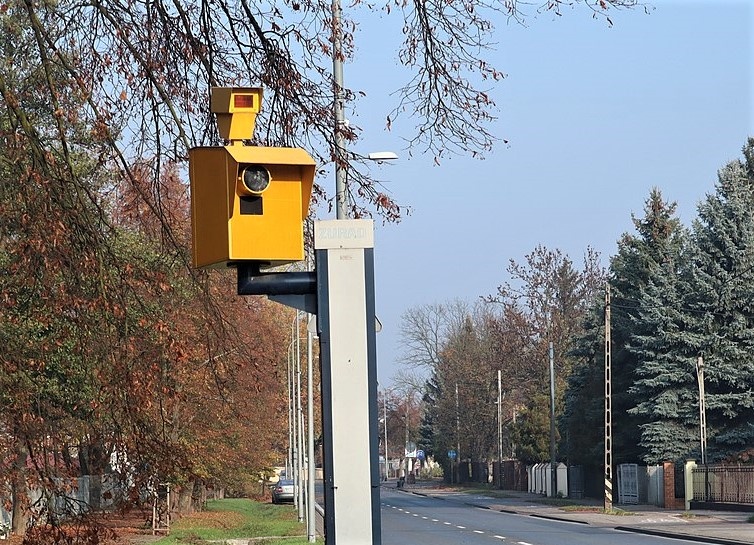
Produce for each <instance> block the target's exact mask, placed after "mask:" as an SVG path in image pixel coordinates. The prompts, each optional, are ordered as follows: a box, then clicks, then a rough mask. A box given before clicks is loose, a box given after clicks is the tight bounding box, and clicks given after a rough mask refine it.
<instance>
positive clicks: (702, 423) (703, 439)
mask: <svg viewBox="0 0 754 545" xmlns="http://www.w3.org/2000/svg"><path fill="white" fill-rule="evenodd" d="M696 379H697V382H698V383H699V450H700V454H701V460H702V465H703V466H704V501H709V471H708V470H707V400H706V399H705V395H704V358H702V356H699V359H697V360H696Z"/></svg>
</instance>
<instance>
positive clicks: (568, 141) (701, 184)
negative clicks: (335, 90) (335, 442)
mask: <svg viewBox="0 0 754 545" xmlns="http://www.w3.org/2000/svg"><path fill="white" fill-rule="evenodd" d="M344 9H346V10H348V9H349V8H348V7H347V6H345V4H344ZM350 9H358V8H353V7H352V8H350ZM351 16H352V17H353V18H354V19H356V21H357V22H358V23H359V26H358V29H357V31H356V35H355V44H356V53H355V56H354V58H353V59H351V60H349V62H347V63H346V64H345V67H344V75H345V85H346V87H349V88H351V89H353V90H358V91H363V92H364V93H365V95H366V96H365V97H363V98H361V99H359V100H358V101H357V102H356V104H355V105H354V106H353V108H352V109H351V110H350V111H349V112H348V113H347V116H348V118H349V120H350V121H351V122H352V123H354V124H356V125H358V126H359V127H360V128H361V129H362V131H363V132H362V138H361V140H360V141H359V142H358V144H357V147H358V149H355V150H354V151H357V152H358V153H361V154H366V153H368V152H373V151H394V152H396V153H397V154H398V155H399V159H398V160H397V161H394V162H392V163H391V164H382V165H378V166H375V167H374V168H373V173H374V174H375V176H376V177H377V178H378V179H380V180H384V181H385V184H384V186H385V188H386V189H388V190H389V191H390V193H391V195H392V196H393V197H394V198H395V199H396V201H397V202H398V203H399V204H401V205H404V206H408V207H410V208H411V213H410V214H409V215H407V216H405V217H404V219H403V220H402V221H401V222H400V223H397V224H383V223H382V222H381V221H380V220H379V219H377V221H376V222H375V229H376V231H375V278H376V296H377V302H376V308H377V315H378V317H379V319H380V321H381V322H382V325H383V329H382V331H381V332H380V333H379V334H378V336H377V357H378V379H379V382H380V387H381V388H384V387H389V386H390V384H391V383H392V379H393V377H394V376H395V374H396V372H398V371H399V370H401V369H403V370H408V369H407V368H406V367H405V365H403V364H399V363H398V361H399V360H400V357H401V355H402V348H401V345H400V326H401V316H402V314H403V313H404V312H405V311H406V310H408V309H409V308H414V307H418V306H421V305H425V304H433V303H443V302H447V301H450V300H453V299H462V300H466V301H469V302H473V301H474V300H475V299H478V298H479V297H481V296H485V295H489V294H493V293H495V292H496V289H497V286H499V285H501V284H503V283H505V282H506V281H507V280H509V278H508V276H507V274H506V267H507V265H508V263H509V261H510V260H511V259H513V260H516V261H519V262H521V261H523V260H524V257H525V255H526V254H528V253H530V252H531V251H532V250H533V249H534V248H536V247H537V246H539V245H542V246H545V247H547V248H549V249H559V250H561V251H562V252H563V253H565V254H567V255H568V256H570V257H571V258H572V259H573V260H574V262H575V263H576V264H577V265H578V264H579V263H581V260H582V257H583V255H584V252H585V250H586V249H587V248H588V247H592V248H594V249H595V250H597V251H598V252H599V253H600V254H601V256H602V262H603V265H607V264H608V261H609V258H610V256H611V255H613V254H614V253H615V251H616V242H617V240H618V239H619V237H620V236H621V234H622V233H624V232H627V231H631V230H632V229H633V226H632V223H631V215H632V214H637V215H639V216H641V215H642V211H643V205H644V202H645V200H646V198H647V197H648V195H649V192H650V189H651V188H652V187H658V188H660V189H661V190H662V192H663V195H664V196H665V198H666V199H670V200H673V201H676V202H677V204H678V212H679V216H680V218H681V220H682V221H683V222H684V224H686V225H690V223H691V221H692V220H693V218H694V217H695V214H696V206H697V204H698V202H699V201H700V200H701V199H703V198H704V196H705V194H707V193H711V192H713V191H714V184H715V181H716V179H717V171H718V169H720V168H721V167H722V166H723V165H725V164H726V163H727V162H729V161H731V160H734V159H737V158H740V157H741V148H742V147H743V145H744V143H745V142H746V139H747V137H749V136H754V83H753V82H754V78H753V73H754V66H753V65H754V2H749V1H743V0H708V1H694V0H687V1H683V2H681V1H673V2H671V1H667V0H658V1H655V2H654V3H653V5H652V6H650V7H649V8H648V13H647V12H645V10H644V9H642V8H636V9H633V10H620V11H615V12H613V13H612V15H611V19H612V21H613V26H610V25H609V24H607V23H606V22H605V21H604V20H601V19H594V18H593V17H592V14H591V11H590V10H589V9H588V8H586V7H584V6H581V7H576V8H573V9H571V8H565V9H564V12H563V16H560V17H558V16H555V15H553V14H552V13H543V14H540V15H538V16H536V17H532V18H530V19H528V20H527V26H526V27H523V26H520V25H518V24H516V23H508V22H506V21H505V20H504V19H502V18H501V19H500V20H499V21H497V22H496V27H495V30H494V33H493V38H492V39H493V41H494V42H495V43H496V45H495V50H494V51H492V52H491V53H490V60H491V62H492V64H493V65H495V67H496V68H498V69H499V70H501V71H502V72H504V73H505V74H506V75H507V77H506V78H505V79H504V80H502V81H501V82H499V83H497V84H496V86H495V87H494V88H492V90H491V96H492V97H493V99H494V100H495V102H496V104H497V110H496V112H495V115H496V117H497V120H496V121H495V122H494V123H493V124H492V126H491V130H492V132H493V133H494V134H495V135H496V136H497V137H499V138H500V139H506V140H508V141H509V143H508V144H505V143H503V142H502V140H501V141H500V142H498V143H497V145H496V146H495V148H494V150H493V151H492V152H490V153H488V154H487V155H486V157H485V158H484V159H483V160H479V159H474V158H471V157H463V156H453V157H451V158H444V159H443V160H442V161H441V163H440V165H439V166H437V165H435V164H434V157H433V156H431V155H423V154H421V153H417V152H416V151H415V152H414V154H413V155H412V156H409V154H408V152H407V150H406V149H405V141H404V140H403V137H404V136H406V135H408V134H409V133H410V128H411V123H410V120H409V121H407V120H404V121H403V122H402V123H401V122H399V124H398V125H397V126H396V125H394V126H393V128H392V129H391V130H390V131H388V130H386V128H385V121H384V120H385V117H386V115H387V113H388V112H390V110H391V109H392V107H394V106H395V102H396V97H395V96H394V95H393V94H392V93H393V92H394V91H395V90H396V89H398V88H399V87H400V86H401V85H402V84H403V83H405V82H406V80H407V78H408V77H409V76H410V73H408V72H406V71H405V70H402V69H401V68H400V67H398V62H397V53H396V51H397V49H396V48H395V47H393V45H397V43H398V40H399V39H400V27H399V26H397V25H396V19H395V18H390V19H388V18H386V16H384V15H383V16H380V15H379V14H372V15H369V14H368V13H365V12H359V13H354V14H351ZM391 44H392V45H391ZM333 184H334V182H333Z"/></svg>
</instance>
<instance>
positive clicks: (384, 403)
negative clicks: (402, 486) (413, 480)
mask: <svg viewBox="0 0 754 545" xmlns="http://www.w3.org/2000/svg"><path fill="white" fill-rule="evenodd" d="M382 416H383V417H384V418H385V480H387V479H389V478H390V473H389V469H388V468H389V467H390V466H389V465H388V456H387V390H385V391H384V392H383V393H382Z"/></svg>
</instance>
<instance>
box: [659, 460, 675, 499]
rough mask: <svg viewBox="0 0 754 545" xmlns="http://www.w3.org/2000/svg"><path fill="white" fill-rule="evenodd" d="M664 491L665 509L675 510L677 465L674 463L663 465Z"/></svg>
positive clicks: (664, 463)
mask: <svg viewBox="0 0 754 545" xmlns="http://www.w3.org/2000/svg"><path fill="white" fill-rule="evenodd" d="M662 476H663V479H662V480H663V482H662V491H663V494H662V495H663V505H664V506H665V509H675V465H674V464H673V462H663V464H662Z"/></svg>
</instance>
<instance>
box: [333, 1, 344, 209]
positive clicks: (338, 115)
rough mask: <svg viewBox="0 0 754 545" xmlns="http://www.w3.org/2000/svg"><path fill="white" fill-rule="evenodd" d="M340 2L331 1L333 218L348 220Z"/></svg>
mask: <svg viewBox="0 0 754 545" xmlns="http://www.w3.org/2000/svg"><path fill="white" fill-rule="evenodd" d="M341 17H342V10H341V7H340V0H332V21H333V22H332V25H333V27H332V38H333V55H332V63H333V85H334V89H333V93H334V104H333V110H334V111H333V113H334V115H335V217H336V218H337V219H339V220H342V219H347V218H348V191H347V186H346V174H347V168H346V166H347V160H348V159H347V157H346V140H345V137H344V136H343V130H344V126H345V113H344V112H345V93H344V92H343V26H342V24H341Z"/></svg>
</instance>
